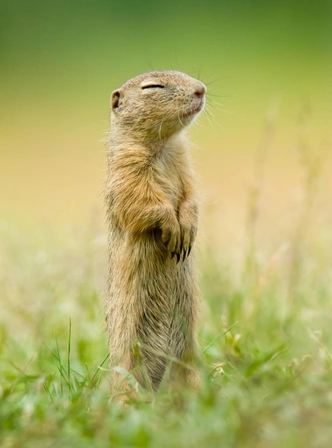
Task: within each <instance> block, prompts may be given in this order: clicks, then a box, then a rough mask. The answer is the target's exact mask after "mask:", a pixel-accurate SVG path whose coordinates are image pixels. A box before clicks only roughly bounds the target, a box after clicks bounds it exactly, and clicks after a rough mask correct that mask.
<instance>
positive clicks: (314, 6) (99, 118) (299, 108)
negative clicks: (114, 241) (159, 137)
mask: <svg viewBox="0 0 332 448" xmlns="http://www.w3.org/2000/svg"><path fill="white" fill-rule="evenodd" d="M1 11H2V12H1V15H0V27H1V49H0V57H1V72H0V84H1V119H0V221H1V223H2V224H3V225H9V226H12V225H14V226H17V227H19V228H21V229H34V228H35V227H36V225H37V224H40V223H47V224H48V225H51V226H54V227H61V226H63V225H64V224H67V223H69V224H74V225H76V224H80V223H84V221H86V220H88V219H89V216H90V215H91V214H92V215H95V214H97V215H98V216H99V215H100V219H101V221H102V220H103V219H104V218H103V210H102V207H103V205H102V204H103V185H104V179H105V168H106V163H105V144H104V142H103V140H105V137H106V134H107V129H108V114H109V97H110V93H111V92H112V90H114V89H115V88H117V87H118V86H119V85H121V84H122V83H123V82H125V81H126V80H127V79H129V78H131V77H133V76H135V75H137V74H139V73H141V72H144V71H148V70H151V69H176V70H180V71H183V72H186V73H188V74H190V75H191V76H193V77H199V78H200V79H201V80H202V81H203V82H205V83H206V84H207V86H208V108H207V113H206V114H202V115H201V116H200V117H199V118H198V120H197V122H196V124H195V125H194V126H193V128H192V129H191V130H190V134H191V139H192V141H193V158H194V160H195V164H196V170H197V172H198V174H199V176H200V178H201V186H200V188H201V190H202V202H203V222H207V223H209V225H210V226H211V231H213V232H214V234H218V229H220V228H219V227H218V226H220V225H221V223H222V232H221V233H222V236H220V238H221V239H222V240H223V241H224V242H227V241H229V238H234V237H235V235H236V232H237V226H236V223H240V224H241V226H243V224H244V221H245V213H246V212H245V210H246V207H247V206H246V204H247V201H248V191H250V188H251V186H252V182H254V183H255V182H257V176H258V177H259V178H260V179H261V181H260V184H259V185H258V188H259V190H260V199H259V203H260V207H261V209H260V210H261V214H262V216H264V218H263V222H265V224H264V225H265V226H266V227H267V228H271V225H273V226H275V228H276V229H277V230H278V229H281V228H282V227H283V226H286V225H288V224H289V219H291V218H290V217H291V216H292V212H293V211H294V209H296V207H297V206H298V203H299V202H300V201H301V194H302V193H301V191H302V190H301V189H302V187H303V185H304V183H305V169H303V167H302V165H301V151H299V146H301V144H300V143H301V140H303V139H304V140H305V144H308V146H309V148H310V152H312V153H313V154H315V153H318V152H319V151H320V148H322V147H325V146H328V140H329V138H331V118H332V3H331V1H328V0H326V1H323V0H318V1H315V2H313V1H307V0H303V1H269V2H263V1H262V0H253V1H250V2H248V1H240V0H236V1H231V0H228V1H217V0H210V1H206V2H201V1H196V0H191V1H174V0H172V1H168V2H161V1H157V0H154V1H152V0H146V1H143V2H138V1H134V0H128V1H120V0H116V1H115V0H108V1H106V0H96V1H91V0H90V1H78V0H71V1H70V2H65V1H61V0H60V1H57V2H45V1H44V2H42V1H40V0H34V1H29V2H27V1H23V0H21V1H19V0H17V1H15V2H9V1H3V2H2V7H1ZM301 116H302V118H301ZM303 117H304V118H303ZM269 120H270V121H269ZM266 121H268V122H269V123H270V124H268V125H267V124H266ZM264 123H265V124H264ZM305 123H306V124H305ZM307 130H308V132H307ZM265 149H266V152H265ZM257 151H258V152H257ZM257 157H258V162H257V163H258V165H257V163H256V162H255V160H257ZM260 157H264V161H263V162H262V164H261V165H262V168H259V163H260V162H259V160H260V159H259V158H260ZM255 164H256V168H257V167H258V168H257V169H258V171H259V173H260V174H255ZM331 174H332V165H331V158H329V157H326V158H325V159H324V165H323V171H322V176H321V182H320V186H319V187H318V188H320V192H321V195H320V198H321V199H320V201H321V202H320V205H319V206H320V209H321V211H322V214H321V216H322V217H323V218H322V219H323V220H325V222H328V220H331V219H332V214H331V209H330V198H331V188H332V181H331V178H332V176H331ZM204 220H205V221H204ZM277 230H276V231H277ZM271 236H272V237H273V235H271V234H270V237H271Z"/></svg>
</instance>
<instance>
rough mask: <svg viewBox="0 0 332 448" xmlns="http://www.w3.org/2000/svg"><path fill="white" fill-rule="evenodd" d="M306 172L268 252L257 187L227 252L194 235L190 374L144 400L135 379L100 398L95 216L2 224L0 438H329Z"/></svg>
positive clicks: (243, 442)
mask: <svg viewBox="0 0 332 448" xmlns="http://www.w3.org/2000/svg"><path fill="white" fill-rule="evenodd" d="M258 166H259V164H258ZM318 177H319V170H317V165H315V164H311V165H310V164H308V165H307V168H306V179H307V184H306V187H305V188H304V190H303V205H302V209H301V210H300V213H299V214H298V219H297V221H296V222H295V224H294V223H293V224H294V225H293V226H289V235H288V237H287V244H286V243H284V244H281V245H280V247H278V248H276V250H275V251H273V252H270V253H269V251H268V250H266V249H265V247H264V245H263V243H262V242H261V241H260V238H259V235H257V222H256V221H257V214H256V213H255V210H256V209H257V207H256V206H257V201H258V196H259V191H257V188H256V189H255V188H253V189H252V191H249V199H248V207H247V221H246V226H245V229H246V230H245V237H246V244H245V245H244V249H243V252H242V254H241V256H240V258H239V259H238V260H237V262H233V261H232V260H231V259H230V258H229V257H228V254H227V250H226V249H225V248H222V247H221V246H220V245H219V246H218V244H214V243H213V238H212V237H211V239H207V238H206V239H205V240H204V241H205V242H204V243H203V242H201V243H200V245H199V246H200V248H199V251H198V258H199V262H200V272H201V290H202V311H201V325H200V332H199V342H200V347H201V351H202V363H201V368H200V370H201V376H202V387H201V389H200V390H183V391H181V392H179V391H178V392H174V391H173V392H170V391H167V390H161V391H160V392H159V393H158V394H157V395H156V397H155V398H154V399H153V401H152V402H151V403H146V402H145V401H144V400H145V394H144V391H143V392H141V393H139V395H138V398H137V399H134V400H132V402H131V404H130V405H128V406H127V407H123V406H121V405H119V404H115V403H114V402H112V401H111V400H110V393H109V383H108V359H107V346H106V335H105V330H104V315H103V296H102V295H103V289H104V285H105V278H106V258H107V256H106V250H105V247H106V237H105V232H104V229H103V227H102V226H100V225H99V224H98V219H97V220H93V219H92V220H91V222H90V223H88V224H86V225H85V226H83V227H81V228H71V229H67V230H66V232H65V235H62V236H61V237H59V236H58V235H56V234H54V233H53V232H52V231H51V230H50V229H49V228H47V227H46V226H45V227H43V228H40V231H39V233H38V236H36V235H35V236H34V238H30V239H29V238H27V237H24V236H21V235H20V234H19V233H15V231H14V230H13V229H11V228H9V226H6V225H5V224H4V223H2V226H1V229H0V231H1V238H0V241H1V265H0V288H1V313H0V351H1V358H0V371H1V375H0V398H1V399H0V446H1V447H2V448H10V447H13V448H14V447H20V448H21V447H24V448H30V447H33V448H38V447H42V448H48V447H73V448H74V447H80V448H84V447H91V446H93V447H96V448H99V447H109V446H125V447H131V446H133V447H134V446H139V447H169V446H174V447H182V446H191V447H208V446H209V447H210V446H211V447H220V446H223V447H241V448H242V447H255V448H257V447H264V448H265V447H292V448H293V447H315V448H320V447H329V446H330V443H331V439H332V426H331V415H332V414H331V412H332V392H331V390H332V374H331V368H332V357H331V353H332V352H331V347H332V336H331V330H330V329H331V308H332V304H331V284H332V283H331V280H332V272H331V264H330V256H329V254H330V249H329V247H331V245H330V243H331V232H330V230H329V227H324V228H323V227H322V228H320V229H318V230H317V228H316V230H315V228H314V227H313V226H314V224H313V222H312V220H311V217H312V215H317V210H315V198H314V196H315V195H314V191H315V183H316V180H317V178H318ZM286 219H287V218H286ZM220 229H221V230H222V223H220ZM207 241H210V242H207Z"/></svg>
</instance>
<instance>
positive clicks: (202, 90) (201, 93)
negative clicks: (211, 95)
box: [195, 83, 206, 98]
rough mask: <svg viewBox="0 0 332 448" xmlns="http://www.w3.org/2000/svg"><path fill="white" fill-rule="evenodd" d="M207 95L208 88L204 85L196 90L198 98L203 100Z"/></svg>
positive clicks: (200, 85)
mask: <svg viewBox="0 0 332 448" xmlns="http://www.w3.org/2000/svg"><path fill="white" fill-rule="evenodd" d="M205 93H206V87H205V85H204V84H202V83H200V84H199V85H198V86H197V87H196V89H195V96H197V98H203V96H204V95H205Z"/></svg>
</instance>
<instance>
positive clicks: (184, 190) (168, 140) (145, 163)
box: [106, 71, 206, 391]
mask: <svg viewBox="0 0 332 448" xmlns="http://www.w3.org/2000/svg"><path fill="white" fill-rule="evenodd" d="M205 92H206V87H205V86H204V84H202V83H201V82H200V81H197V80H196V79H193V78H191V77H190V76H187V75H185V74H184V73H180V72H176V71H151V72H148V73H144V74H142V75H139V76H137V77H135V78H133V79H130V80H129V81H127V82H126V83H125V84H123V85H122V86H121V87H120V89H118V90H115V91H114V92H113V93H112V96H111V130H110V138H109V148H108V176H107V184H106V206H107V218H108V224H109V260H110V267H109V283H108V297H107V301H106V321H107V331H108V338H109V349H110V356H111V363H112V365H113V366H120V367H122V368H123V369H125V371H127V372H130V373H131V374H132V375H134V377H135V378H136V379H137V380H138V382H139V383H140V384H141V385H143V386H148V383H150V385H151V386H152V388H153V389H154V390H157V389H158V387H159V385H160V382H161V380H162V377H163V375H164V373H165V371H166V368H167V366H170V378H171V379H174V378H182V379H184V380H185V381H189V382H192V381H195V380H194V377H195V373H193V370H192V368H190V367H189V368H186V367H185V365H186V364H188V365H189V366H190V363H191V362H192V359H193V358H194V357H195V353H196V339H195V324H196V318H197V308H198V295H199V291H198V281H197V274H196V269H195V261H194V254H193V252H192V246H193V243H194V241H195V237H196V232H197V220H198V200H197V197H196V194H197V193H196V185H195V181H194V173H193V170H192V167H191V163H190V154H189V145H188V142H187V140H186V137H185V135H184V132H183V131H184V129H185V128H186V127H187V126H188V125H189V124H190V123H191V122H192V120H193V118H194V117H195V116H196V115H197V114H198V113H199V112H200V111H201V110H202V109H203V107H204V103H205ZM175 358H176V359H178V360H179V361H180V362H178V363H177V362H176V361H175V362H174V359H175ZM170 360H171V361H172V362H170ZM170 364H172V365H170ZM112 383H113V390H115V391H121V390H123V389H125V388H126V387H125V383H126V381H125V379H124V378H123V376H121V375H120V374H119V373H113V375H112Z"/></svg>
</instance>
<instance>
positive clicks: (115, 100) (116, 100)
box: [111, 90, 120, 110]
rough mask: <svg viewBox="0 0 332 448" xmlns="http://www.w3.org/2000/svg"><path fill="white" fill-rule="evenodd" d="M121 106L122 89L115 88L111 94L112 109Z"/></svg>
mask: <svg viewBox="0 0 332 448" xmlns="http://www.w3.org/2000/svg"><path fill="white" fill-rule="evenodd" d="M119 106H120V91H119V90H114V92H113V93H112V96H111V107H112V109H113V110H114V109H117V108H118V107H119Z"/></svg>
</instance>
